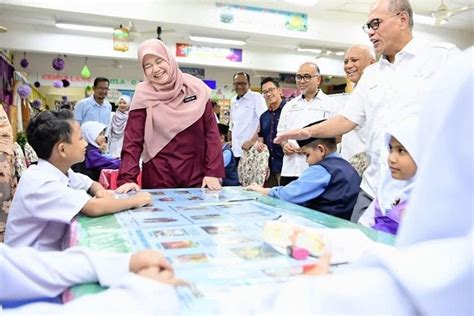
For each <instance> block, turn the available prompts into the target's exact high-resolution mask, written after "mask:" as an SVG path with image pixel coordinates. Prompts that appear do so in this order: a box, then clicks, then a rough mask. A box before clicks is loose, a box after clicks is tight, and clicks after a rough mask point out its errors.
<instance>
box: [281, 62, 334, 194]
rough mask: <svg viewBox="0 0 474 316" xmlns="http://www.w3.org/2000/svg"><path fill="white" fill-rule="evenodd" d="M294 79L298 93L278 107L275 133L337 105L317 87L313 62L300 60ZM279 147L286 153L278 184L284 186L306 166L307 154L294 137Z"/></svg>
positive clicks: (322, 116)
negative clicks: (281, 108) (279, 112)
mask: <svg viewBox="0 0 474 316" xmlns="http://www.w3.org/2000/svg"><path fill="white" fill-rule="evenodd" d="M295 79H296V87H297V88H298V89H299V90H300V91H301V95H299V96H297V97H296V98H294V99H293V100H291V101H289V102H288V103H287V104H286V105H285V107H284V108H283V110H282V111H281V115H280V122H279V123H278V128H277V132H278V133H281V132H284V131H288V130H291V129H295V128H301V127H303V126H305V125H308V124H310V123H312V122H316V121H320V120H323V119H328V118H330V117H332V116H334V115H336V114H337V113H338V110H339V105H338V104H337V103H336V102H335V101H333V100H332V99H331V98H329V97H328V96H327V95H326V94H324V92H322V91H321V90H320V89H319V86H320V85H321V72H320V70H319V67H318V65H316V63H313V62H307V63H304V64H302V65H301V66H300V67H299V69H298V73H297V74H296V76H295ZM281 147H282V149H283V153H284V154H285V156H284V157H283V166H282V169H281V177H280V185H282V186H283V185H287V184H288V183H290V182H291V181H293V180H296V179H297V178H298V177H299V176H300V174H301V173H302V172H303V171H304V170H305V169H306V168H308V164H307V163H306V157H305V156H304V155H301V154H300V148H299V146H298V144H297V143H296V141H294V140H288V141H285V142H283V143H281Z"/></svg>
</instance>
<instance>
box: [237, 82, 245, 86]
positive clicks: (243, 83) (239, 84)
mask: <svg viewBox="0 0 474 316" xmlns="http://www.w3.org/2000/svg"><path fill="white" fill-rule="evenodd" d="M248 84H249V83H248V82H234V86H246V85H248Z"/></svg>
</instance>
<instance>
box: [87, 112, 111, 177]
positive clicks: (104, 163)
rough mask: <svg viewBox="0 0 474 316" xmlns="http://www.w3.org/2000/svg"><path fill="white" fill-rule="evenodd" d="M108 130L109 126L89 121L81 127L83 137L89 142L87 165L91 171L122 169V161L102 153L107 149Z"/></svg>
mask: <svg viewBox="0 0 474 316" xmlns="http://www.w3.org/2000/svg"><path fill="white" fill-rule="evenodd" d="M106 128H107V126H105V125H104V124H102V123H99V122H96V121H88V122H85V123H83V124H82V125H81V131H82V137H83V138H84V139H85V140H86V142H87V149H86V159H85V165H86V168H87V169H89V170H92V171H98V172H100V170H102V169H118V168H119V167H120V159H117V158H110V157H108V156H105V155H104V154H103V153H102V151H103V150H106V149H107V140H106V138H105V129H106ZM94 178H95V176H94ZM93 180H94V179H93Z"/></svg>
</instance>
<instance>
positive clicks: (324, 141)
mask: <svg viewBox="0 0 474 316" xmlns="http://www.w3.org/2000/svg"><path fill="white" fill-rule="evenodd" d="M312 140H313V141H311V142H309V143H307V144H305V145H303V146H300V147H301V148H303V147H304V146H308V147H311V148H314V147H316V146H318V145H320V144H321V145H324V146H326V147H327V148H328V149H329V150H330V151H333V150H336V149H337V142H336V138H335V137H332V138H312Z"/></svg>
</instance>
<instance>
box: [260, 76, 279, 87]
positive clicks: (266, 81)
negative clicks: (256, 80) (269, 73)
mask: <svg viewBox="0 0 474 316" xmlns="http://www.w3.org/2000/svg"><path fill="white" fill-rule="evenodd" d="M268 82H273V84H274V85H275V87H277V88H280V82H279V81H278V80H277V79H275V78H272V77H265V78H263V79H262V83H261V84H260V89H261V88H262V87H263V85H264V84H266V83H268Z"/></svg>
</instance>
